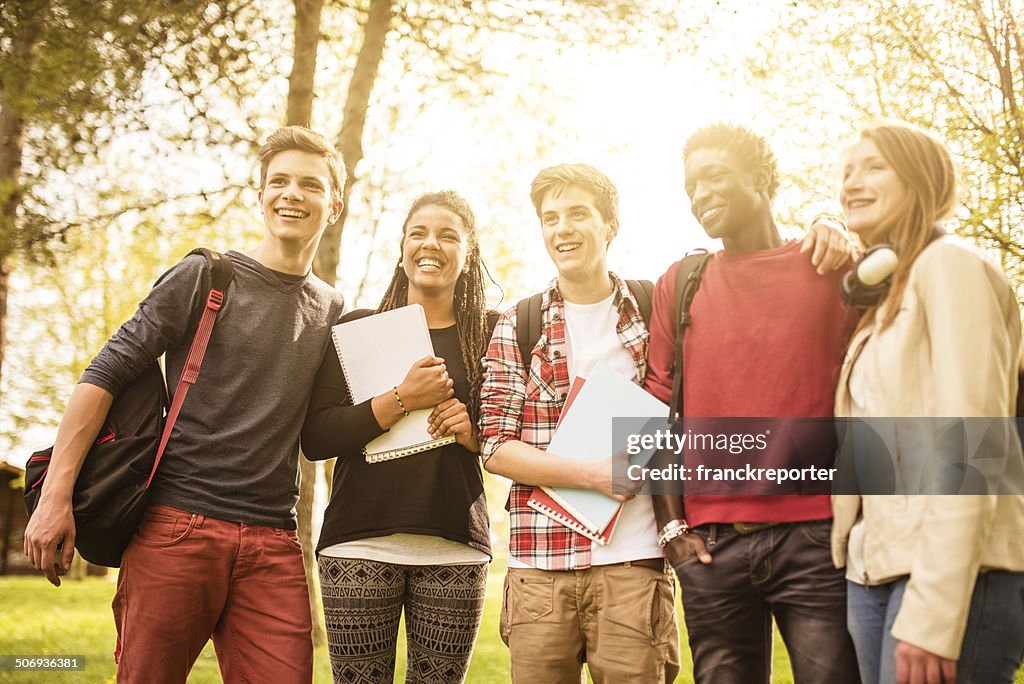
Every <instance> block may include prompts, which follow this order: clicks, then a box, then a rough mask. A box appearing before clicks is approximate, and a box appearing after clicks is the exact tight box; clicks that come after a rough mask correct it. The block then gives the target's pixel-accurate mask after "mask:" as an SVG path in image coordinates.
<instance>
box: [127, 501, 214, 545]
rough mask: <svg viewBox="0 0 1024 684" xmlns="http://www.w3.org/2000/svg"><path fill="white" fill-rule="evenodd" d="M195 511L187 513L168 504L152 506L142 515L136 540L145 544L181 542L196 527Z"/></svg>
mask: <svg viewBox="0 0 1024 684" xmlns="http://www.w3.org/2000/svg"><path fill="white" fill-rule="evenodd" d="M196 518H198V516H197V515H196V514H195V513H187V512H185V511H179V510H176V509H172V508H168V507H166V506H159V507H150V508H148V509H147V510H146V512H145V513H144V514H143V516H142V522H141V523H139V529H137V530H136V531H135V541H136V542H138V543H139V544H142V545H143V546H150V547H168V546H174V545H176V544H180V543H181V542H183V541H185V539H187V538H188V537H189V535H191V534H192V530H193V529H195V525H196Z"/></svg>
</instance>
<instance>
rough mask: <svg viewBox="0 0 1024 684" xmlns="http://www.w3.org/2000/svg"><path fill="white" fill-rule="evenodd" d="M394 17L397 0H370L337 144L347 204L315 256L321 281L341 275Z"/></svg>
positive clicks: (325, 233)
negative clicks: (370, 112) (369, 117)
mask: <svg viewBox="0 0 1024 684" xmlns="http://www.w3.org/2000/svg"><path fill="white" fill-rule="evenodd" d="M393 16H394V0H370V11H369V13H367V17H366V24H365V25H364V26H363V45H362V47H361V48H359V56H358V57H357V58H356V67H355V69H354V70H353V71H352V80H350V81H349V84H348V95H347V96H346V98H345V110H344V116H343V118H342V121H341V133H340V134H339V135H338V147H339V148H340V149H341V152H342V154H343V155H345V171H346V172H347V174H346V178H345V192H344V194H343V198H344V200H345V207H344V208H343V209H342V210H341V216H339V217H338V220H337V221H335V222H334V223H333V224H332V225H329V226H327V230H326V231H325V232H324V236H323V239H321V240H320V248H319V249H318V250H317V251H316V258H315V259H314V260H313V271H314V272H315V273H316V274H317V276H319V277H320V279H321V280H324V281H325V282H327V283H330V284H332V285H333V284H334V282H335V281H336V280H337V278H338V256H339V254H340V253H341V232H342V229H343V228H344V227H345V219H347V218H348V201H349V197H350V196H351V192H352V185H353V184H354V183H355V182H356V176H355V170H356V165H357V164H359V162H360V161H361V160H362V158H363V131H364V129H365V128H366V110H367V108H368V107H369V105H370V94H371V93H372V92H373V84H374V81H376V80H377V72H378V71H379V69H380V62H381V60H382V59H383V58H384V44H385V42H386V41H387V36H388V31H390V30H391V19H392V17H393Z"/></svg>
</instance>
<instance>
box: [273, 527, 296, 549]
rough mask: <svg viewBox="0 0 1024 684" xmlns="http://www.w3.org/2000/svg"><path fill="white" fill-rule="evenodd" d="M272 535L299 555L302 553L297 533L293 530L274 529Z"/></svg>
mask: <svg viewBox="0 0 1024 684" xmlns="http://www.w3.org/2000/svg"><path fill="white" fill-rule="evenodd" d="M274 534H276V535H277V536H279V537H281V538H282V539H284V541H285V543H286V544H288V546H289V547H290V548H291V549H292V550H294V551H298V552H299V553H301V552H302V543H301V542H300V541H299V533H298V532H297V531H295V530H284V529H280V528H275V529H274Z"/></svg>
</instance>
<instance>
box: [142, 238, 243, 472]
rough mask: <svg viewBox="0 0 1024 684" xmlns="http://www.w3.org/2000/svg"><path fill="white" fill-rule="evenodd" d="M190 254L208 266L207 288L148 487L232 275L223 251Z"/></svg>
mask: <svg viewBox="0 0 1024 684" xmlns="http://www.w3.org/2000/svg"><path fill="white" fill-rule="evenodd" d="M192 254H202V255H203V256H204V257H205V258H206V263H207V265H208V266H209V267H210V278H211V283H210V291H209V292H208V293H207V295H206V305H205V306H204V308H203V314H202V316H200V318H199V326H198V327H197V328H196V334H195V337H193V338H192V346H191V347H190V348H189V350H188V357H186V359H185V367H184V368H183V369H182V371H181V378H179V379H178V386H177V388H176V389H175V390H174V398H173V399H172V400H171V407H170V409H168V411H167V419H166V420H165V422H164V430H163V433H162V434H161V435H160V446H159V448H157V450H156V459H155V460H154V461H153V470H152V471H150V473H149V479H148V480H146V488H147V489H148V488H149V485H150V483H151V482H153V477H154V476H155V475H156V469H157V466H159V465H160V459H161V458H163V455H164V449H166V448H167V441H168V440H169V439H170V437H171V431H172V430H173V429H174V423H175V422H176V421H177V420H178V413H180V412H181V405H182V404H184V403H185V396H186V395H187V394H188V390H189V388H190V387H191V386H192V385H194V384H195V383H196V380H197V379H198V378H199V368H200V367H201V366H202V365H203V357H204V356H205V355H206V345H207V344H208V343H209V341H210V334H211V333H212V332H213V324H214V323H215V322H216V321H217V313H218V312H219V311H220V308H221V306H223V305H224V297H225V295H226V294H227V289H228V285H230V284H231V279H232V277H233V276H234V266H233V265H232V263H231V259H229V258H228V257H227V256H225V255H224V254H221V253H220V252H214V251H212V250H209V249H203V248H200V249H194V250H192V251H191V252H189V255H192Z"/></svg>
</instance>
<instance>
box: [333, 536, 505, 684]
mask: <svg viewBox="0 0 1024 684" xmlns="http://www.w3.org/2000/svg"><path fill="white" fill-rule="evenodd" d="M319 566H320V592H321V594H322V595H323V599H324V618H325V621H326V623H327V647H328V651H329V652H330V656H331V670H332V671H333V672H334V681H335V682H345V684H363V683H365V684H377V683H378V682H391V681H392V680H393V679H394V673H395V646H396V643H397V641H398V622H399V618H400V617H401V615H402V608H403V607H404V608H405V632H406V640H407V648H408V656H409V657H408V668H407V670H406V676H405V681H406V682H407V683H411V682H416V683H421V682H422V683H424V684H425V683H427V682H438V683H444V684H448V683H450V682H462V681H463V680H465V678H466V671H467V670H468V669H469V658H470V656H471V655H472V653H473V643H474V642H475V641H476V634H477V631H478V630H479V628H480V618H481V616H482V615H483V610H484V591H485V589H486V587H487V564H486V563H481V564H479V565H395V564H392V563H381V562H378V561H370V560H359V559H352V558H328V557H326V556H321V557H320V559H319Z"/></svg>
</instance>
